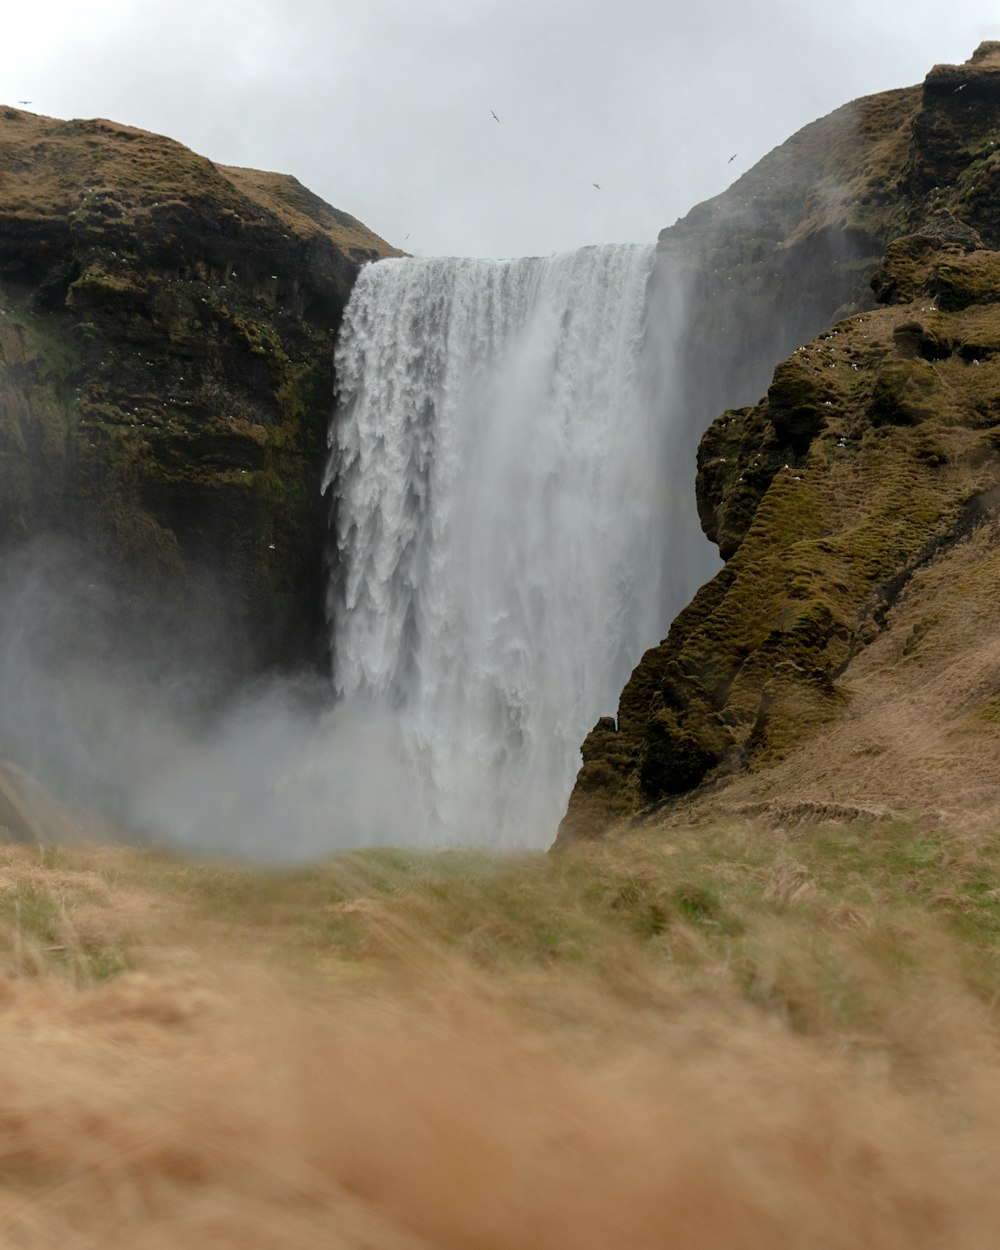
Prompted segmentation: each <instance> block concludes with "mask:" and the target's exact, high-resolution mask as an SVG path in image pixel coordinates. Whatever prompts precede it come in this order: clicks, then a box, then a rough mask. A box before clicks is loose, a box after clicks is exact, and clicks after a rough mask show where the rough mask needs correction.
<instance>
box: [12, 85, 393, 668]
mask: <svg viewBox="0 0 1000 1250" xmlns="http://www.w3.org/2000/svg"><path fill="white" fill-rule="evenodd" d="M390 254H395V253H394V249H392V248H390V247H388V245H387V244H385V243H384V242H383V241H382V240H381V239H379V238H377V237H376V236H375V235H373V234H372V233H371V232H370V231H368V230H367V229H366V228H365V227H364V226H362V225H361V224H360V223H359V222H357V221H355V220H354V219H353V218H351V217H348V216H347V215H346V214H344V213H340V212H338V211H337V210H335V209H332V208H330V207H329V206H328V205H326V204H324V203H323V201H321V200H319V199H318V198H317V197H316V196H314V195H312V193H311V192H309V191H307V190H306V189H305V188H304V187H302V186H301V185H300V184H299V183H297V182H296V181H295V179H293V178H289V177H284V176H281V175H277V174H267V173H259V172H257V171H252V170H241V169H227V168H224V167H221V166H216V165H214V164H212V163H211V162H210V161H208V160H205V159H204V158H202V157H199V156H196V155H195V154H194V153H192V152H190V151H189V150H188V149H186V148H184V147H182V146H181V145H180V144H178V143H174V142H173V141H171V140H169V139H165V138H160V137H158V136H155V135H151V134H147V133H145V132H142V131H138V130H133V129H130V128H129V127H125V126H119V125H115V124H113V123H111V122H106V121H70V122H60V121H54V120H52V119H48V118H41V117H36V116H34V115H32V114H29V113H25V112H22V111H19V110H17V109H12V108H0V484H2V491H0V545H2V546H3V547H4V548H6V549H8V550H9V549H10V548H12V547H13V546H15V545H17V544H18V543H19V542H20V541H22V540H24V539H26V538H28V537H34V536H37V535H38V534H41V533H50V534H55V535H57V536H65V537H67V538H71V539H73V540H75V541H78V542H82V543H83V544H85V546H86V548H87V550H88V551H89V552H91V553H92V554H93V555H95V556H98V557H100V558H101V559H102V561H103V563H104V564H106V565H110V567H111V568H112V569H113V570H117V571H118V572H119V573H121V574H122V576H123V578H126V579H127V580H128V581H129V583H130V584H131V585H132V586H133V587H135V586H143V587H145V588H147V589H150V590H153V591H161V592H163V594H164V595H165V596H166V597H167V598H168V599H170V600H172V601H173V602H174V603H177V602H183V598H184V596H185V594H187V593H188V592H189V591H190V590H191V587H192V585H193V583H194V581H196V580H197V579H198V578H199V577H200V576H201V575H203V574H204V575H205V576H209V577H211V578H212V579H213V580H215V581H216V582H217V585H218V587H219V589H220V592H221V593H220V596H219V597H220V599H221V600H222V601H223V602H224V603H225V604H226V612H227V615H228V616H229V617H230V619H231V623H232V626H233V637H234V640H235V639H236V638H237V637H238V638H240V639H242V642H243V645H245V650H246V656H245V658H246V664H247V665H248V666H249V667H258V666H265V665H270V664H297V663H302V662H312V661H314V660H315V659H316V658H317V657H318V656H319V654H320V652H321V643H320V634H321V615H322V611H321V602H322V597H321V582H322V577H321V566H322V548H323V538H324V531H325V514H324V509H323V505H322V503H321V499H320V475H321V472H322V465H323V448H324V438H325V434H326V429H327V423H328V420H329V413H330V407H331V403H332V394H333V372H332V370H333V365H332V357H333V345H334V339H335V336H336V331H337V327H338V325H339V321H340V317H341V313H342V310H343V307H344V304H345V302H346V299H347V296H348V294H349V291H350V287H351V284H352V282H353V279H354V275H355V273H356V269H357V265H358V263H359V262H362V261H365V260H369V259H373V258H375V257H378V256H384V255H390ZM234 645H236V644H235V642H234Z"/></svg>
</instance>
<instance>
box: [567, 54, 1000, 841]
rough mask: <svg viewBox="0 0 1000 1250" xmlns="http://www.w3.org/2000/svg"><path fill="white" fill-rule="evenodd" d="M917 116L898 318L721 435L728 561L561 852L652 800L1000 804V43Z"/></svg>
mask: <svg viewBox="0 0 1000 1250" xmlns="http://www.w3.org/2000/svg"><path fill="white" fill-rule="evenodd" d="M898 120H899V125H900V131H899V134H900V135H902V136H905V138H906V141H907V145H908V146H907V148H906V151H907V155H906V160H905V163H904V164H903V165H902V167H901V169H900V171H899V173H898V179H897V187H898V190H897V200H896V203H895V206H894V210H893V212H894V214H895V220H896V221H898V222H900V223H903V228H902V230H901V231H900V233H898V234H897V235H896V237H895V238H893V239H891V241H890V242H889V243H888V246H887V247H886V250H885V253H884V256H883V259H882V261H881V264H880V266H879V268H878V269H877V271H876V273H875V274H874V276H873V279H872V288H873V291H874V294H875V296H876V297H877V298H878V300H879V301H880V302H881V304H882V305H883V307H881V308H877V309H871V310H868V309H864V310H862V309H855V310H854V311H852V314H851V315H850V316H847V317H845V318H843V319H841V320H838V321H836V322H835V323H834V324H832V325H830V326H829V327H828V328H827V329H826V330H825V331H824V332H823V333H822V334H820V335H819V336H818V337H815V338H812V339H811V340H810V341H808V342H805V343H803V344H802V345H801V346H800V347H798V348H797V349H796V350H795V351H794V353H793V354H792V355H791V356H790V357H789V358H788V359H787V360H786V361H784V363H782V364H781V365H779V366H778V368H777V369H776V370H775V372H774V374H773V378H772V380H771V384H770V386H769V387H768V390H767V394H766V396H765V397H764V398H763V399H762V400H761V401H760V403H758V404H756V405H754V406H752V407H748V408H739V409H730V410H727V411H726V412H725V413H724V414H723V415H722V416H720V417H719V418H718V419H717V420H716V421H715V422H714V424H713V425H712V426H711V427H710V428H709V430H708V431H707V433H706V434H705V435H704V437H703V439H702V440H701V445H700V449H699V456H698V502H699V512H700V515H701V519H702V524H703V527H704V529H705V532H706V533H707V534H708V536H709V537H710V538H711V539H712V540H713V541H715V542H716V543H718V546H719V550H720V554H721V555H722V557H723V559H724V560H725V561H726V563H725V567H724V568H723V569H722V570H721V571H720V573H719V574H718V575H717V576H716V577H715V578H714V579H713V580H712V581H710V582H709V583H708V584H707V585H706V586H705V587H703V588H702V590H701V591H700V592H699V594H698V595H697V596H696V598H695V599H694V601H693V602H692V603H691V604H690V605H689V606H688V607H687V608H686V609H685V610H684V611H683V612H682V613H681V614H680V616H679V617H678V619H677V620H676V621H675V622H674V624H673V626H672V628H671V630H670V633H669V635H668V637H667V639H666V640H665V641H664V642H663V644H661V645H660V646H659V647H656V648H653V649H652V650H651V651H649V652H647V654H646V655H645V656H644V657H643V659H642V661H641V663H640V664H639V666H638V667H637V669H636V670H635V672H634V674H633V676H632V678H631V680H630V682H629V684H628V685H627V687H626V688H625V691H624V692H623V695H622V700H621V704H620V707H619V710H618V717H617V720H614V719H612V718H610V717H608V718H605V719H604V720H602V721H601V722H600V723H599V724H598V725H597V727H596V728H595V730H594V731H593V733H592V734H591V735H590V737H589V738H588V739H587V742H586V743H585V745H584V765H583V768H582V769H581V772H580V775H579V778H578V780H577V786H576V789H575V791H574V794H573V796H572V798H571V800H570V804H569V811H568V814H567V816H566V819H565V820H564V822H563V826H562V830H561V833H560V839H561V840H562V841H566V840H570V839H572V838H574V837H580V836H591V835H593V834H595V833H598V832H600V830H601V829H603V828H605V827H607V826H608V824H609V823H614V822H615V821H617V820H619V819H621V818H622V817H628V816H630V815H633V814H635V813H639V812H642V811H650V810H651V809H657V817H656V818H657V819H674V818H675V817H676V818H677V819H689V818H692V817H693V814H694V813H696V812H700V811H702V810H703V809H704V808H706V807H708V808H711V809H712V810H716V809H717V807H718V805H719V804H721V805H722V806H723V807H726V808H728V809H733V808H734V807H735V808H740V807H741V806H743V805H746V804H750V805H751V807H753V806H754V805H761V804H769V805H772V806H773V807H774V809H775V810H776V811H777V812H779V813H782V812H784V813H786V814H787V813H788V812H789V811H791V812H795V811H797V810H798V811H805V812H811V813H813V814H817V813H821V812H822V811H823V810H824V808H828V809H829V810H830V811H831V812H833V813H837V812H840V813H842V814H843V813H846V812H849V811H851V810H854V809H858V808H860V809H862V810H864V809H872V808H873V809H875V810H876V811H883V810H885V809H887V808H888V809H901V810H915V811H921V812H925V811H928V810H931V809H937V808H941V807H943V808H945V809H948V810H954V809H965V808H974V809H977V810H981V809H982V808H983V807H984V806H985V808H986V809H990V808H992V807H994V806H995V805H996V802H997V799H998V798H1000V795H998V792H997V789H996V784H995V778H994V774H993V768H992V760H993V759H994V758H995V751H996V723H997V722H996V716H995V709H994V707H993V703H994V701H995V699H996V697H997V692H998V690H1000V670H998V669H997V668H996V664H995V659H994V656H995V650H996V648H995V637H994V635H995V627H994V624H993V622H994V618H995V610H994V605H993V602H992V586H993V579H992V576H991V569H992V566H993V564H994V563H995V552H996V536H997V529H996V525H997V513H996V500H997V487H998V485H1000V460H998V456H997V451H998V449H1000V443H998V439H997V432H996V425H997V421H998V414H1000V357H998V352H1000V316H998V314H997V304H998V300H1000V253H998V252H997V251H996V250H995V249H996V248H997V247H998V246H1000V210H998V207H997V206H998V203H1000V198H998V197H1000V158H998V157H997V155H996V153H995V150H994V143H995V142H997V141H1000V46H998V45H996V44H984V45H983V46H982V47H981V48H980V49H979V50H978V51H977V53H976V54H975V56H974V57H973V58H972V60H971V61H970V62H969V63H967V64H966V65H963V66H938V67H936V68H935V69H934V70H932V71H931V73H930V74H929V75H928V77H927V80H926V82H925V83H924V87H923V92H922V96H921V98H920V106H919V108H918V110H917V111H916V112H915V113H914V115H913V116H912V117H907V116H906V115H905V113H904V114H903V115H902V117H900V118H899V119H898ZM682 813H684V815H682Z"/></svg>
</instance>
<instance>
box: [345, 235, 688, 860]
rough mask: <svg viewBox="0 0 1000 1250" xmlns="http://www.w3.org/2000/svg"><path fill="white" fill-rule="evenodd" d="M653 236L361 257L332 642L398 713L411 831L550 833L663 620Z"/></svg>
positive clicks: (492, 837) (517, 841)
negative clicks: (458, 253)
mask: <svg viewBox="0 0 1000 1250" xmlns="http://www.w3.org/2000/svg"><path fill="white" fill-rule="evenodd" d="M654 255H655V252H654V249H653V248H651V247H634V246H626V245H612V246H604V247H594V248H585V249H583V250H581V251H578V252H574V253H571V254H567V255H563V256H556V257H552V258H548V259H526V260H514V261H485V260H454V259H434V260H420V259H401V260H385V261H380V262H378V263H377V264H372V265H368V266H366V267H365V268H364V269H363V270H362V271H361V274H360V276H359V278H358V281H357V284H356V286H355V288H354V292H353V294H352V296H351V299H350V303H349V305H348V308H347V310H346V313H345V319H344V324H343V327H342V330H341V334H340V341H339V346H338V349H337V356H336V369H337V377H338V388H339V389H338V401H339V404H338V411H337V413H336V415H335V418H334V420H333V423H332V425H331V431H330V460H329V466H328V471H327V486H328V487H329V488H330V489H331V492H332V500H333V504H332V506H333V521H332V527H333V536H334V540H335V557H334V569H333V573H332V579H331V588H330V618H331V629H332V640H331V641H332V648H333V655H334V674H335V684H336V687H337V691H338V693H339V694H340V696H342V699H343V701H344V703H345V704H346V705H348V706H351V705H355V706H359V707H360V706H366V707H370V708H372V707H373V708H376V709H377V708H381V709H384V710H386V711H391V713H392V718H393V723H394V725H395V734H394V739H393V742H394V745H393V746H392V748H391V751H392V754H393V755H394V756H395V759H394V760H393V762H392V767H393V768H400V767H402V768H405V769H406V771H407V775H408V777H409V779H410V782H409V784H410V785H411V786H412V789H411V792H410V794H409V800H408V821H407V828H406V830H403V831H401V833H400V838H399V840H400V841H408V842H414V841H416V842H424V843H442V842H444V843H448V842H451V843H479V844H486V845H490V846H513V845H540V844H544V843H546V842H548V841H550V840H551V838H552V836H553V834H554V831H555V828H556V826H557V824H558V821H559V818H560V816H561V814H562V810H563V809H564V806H565V802H566V798H567V795H568V793H569V790H570V788H571V786H572V783H573V778H574V776H575V773H576V770H577V768H578V766H579V748H580V743H581V741H582V739H583V737H584V735H585V734H586V732H587V730H588V729H589V728H590V727H591V725H592V724H593V723H594V721H595V720H596V719H597V717H598V716H599V715H601V714H606V713H607V712H609V711H614V709H615V707H616V703H617V698H618V694H619V692H620V691H621V688H622V686H623V684H624V682H625V680H626V678H627V677H628V674H629V672H630V671H631V668H632V667H633V666H634V664H635V663H636V661H637V660H638V658H639V656H640V655H641V653H642V651H643V649H644V648H645V647H647V646H649V645H651V644H653V643H655V642H656V641H658V640H659V638H660V637H661V636H662V634H663V632H664V631H665V627H666V623H667V621H668V620H669V617H667V616H665V613H666V612H667V610H668V608H667V605H666V604H665V595H666V591H665V586H666V570H667V559H668V543H669V541H670V529H671V517H672V515H673V512H674V510H675V508H676V504H675V501H672V500H671V498H670V489H669V485H668V483H669V480H670V478H671V476H672V475H671V473H670V472H669V460H670V455H671V423H670V421H669V420H667V419H666V416H665V413H664V407H663V402H662V396H660V397H657V400H656V402H655V403H654V402H650V395H649V391H650V387H649V385H648V376H646V375H647V374H648V369H646V368H644V344H646V343H647V336H646V320H647V300H646V291H647V282H648V279H649V276H650V273H651V270H652V266H653V263H654ZM661 340H662V332H661ZM657 350H658V351H659V352H660V353H661V355H662V352H663V351H664V350H667V345H665V344H664V343H663V342H662V341H661V342H660V343H659V344H658V349H657ZM674 442H675V443H676V438H675V439H674ZM684 470H685V476H686V477H687V479H688V483H689V485H688V490H689V491H690V481H691V477H690V468H689V466H688V465H685V466H684ZM687 509H688V510H689V511H690V512H692V513H693V508H691V506H690V503H687ZM675 606H676V605H675ZM383 746H384V744H383ZM385 749H388V748H385ZM388 767H389V765H386V769H388ZM386 769H382V768H374V769H373V770H372V776H373V781H372V783H371V784H372V786H373V787H374V788H375V789H377V788H378V787H379V786H380V785H381V784H384V777H385V775H386Z"/></svg>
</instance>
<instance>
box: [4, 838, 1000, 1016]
mask: <svg viewBox="0 0 1000 1250" xmlns="http://www.w3.org/2000/svg"><path fill="white" fill-rule="evenodd" d="M29 856H34V860H33V862H32V864H31V869H32V875H31V877H30V881H29V882H28V883H27V884H25V885H23V886H22V887H20V888H18V889H13V890H12V889H6V890H4V891H3V892H2V893H0V928H2V929H3V931H5V932H6V933H7V934H8V935H14V934H15V933H19V934H20V938H19V939H18V940H19V943H20V951H21V954H20V963H21V970H22V971H24V970H26V969H27V970H28V971H31V970H36V971H37V970H39V969H41V968H45V967H47V968H50V969H51V970H53V971H57V972H60V973H69V974H72V975H73V976H75V977H77V978H80V977H84V978H86V977H92V978H103V977H107V976H112V975H114V974H115V973H117V972H119V971H121V970H123V969H125V968H128V967H132V966H136V965H137V964H139V965H141V964H142V962H143V956H142V951H143V950H144V949H146V948H147V947H148V948H149V949H153V948H157V949H159V948H163V947H176V946H177V944H178V943H181V944H183V945H184V947H185V949H186V948H187V947H191V948H193V949H194V950H196V951H200V952H202V954H201V955H200V956H199V957H200V958H208V957H209V955H208V952H212V956H211V957H212V958H214V956H215V954H217V953H220V952H221V953H222V954H223V955H224V956H226V957H229V956H232V955H234V954H235V955H236V956H237V957H238V958H240V959H251V960H263V961H264V962H265V963H269V964H271V965H272V966H274V967H276V968H278V969H283V970H284V971H286V972H287V971H292V972H294V973H296V974H303V975H307V976H314V975H319V976H320V977H333V978H342V977H344V976H348V977H357V976H359V975H360V976H361V977H362V978H370V979H372V981H373V982H378V981H380V979H381V978H384V977H385V976H390V977H395V976H399V975H404V976H405V975H407V974H408V973H409V972H413V971H414V970H416V969H420V970H421V971H423V972H426V971H427V969H428V968H429V967H430V968H434V967H435V966H438V965H440V967H441V968H446V967H452V968H454V967H467V968H469V967H471V968H472V969H474V970H475V971H476V973H477V974H479V975H482V976H484V977H485V978H486V980H487V982H488V983H490V984H493V985H494V986H496V987H498V989H501V988H502V989H503V992H505V993H506V992H510V993H513V994H514V995H515V996H517V995H519V994H523V995H525V998H526V1001H528V1000H530V1001H531V1002H532V1003H533V1004H534V1005H535V1007H537V1006H538V1003H539V1002H541V1003H544V1002H545V1001H546V1000H547V999H550V1000H551V1001H553V1002H554V1001H555V1000H556V999H558V998H559V997H560V996H564V994H565V991H566V989H567V987H568V986H572V984H574V982H576V981H579V982H580V983H581V984H582V983H584V982H585V983H586V984H587V985H588V986H590V987H591V988H595V987H596V988H597V989H598V990H599V992H600V996H601V999H602V1000H603V1001H605V1002H606V1003H607V1004H608V1006H609V1008H612V1007H613V1006H614V1004H615V1003H616V1002H617V1003H619V1004H622V1005H624V1004H626V1003H627V1004H629V1005H630V1006H635V1005H636V1003H638V1004H640V1005H641V1006H642V1007H643V1009H644V1010H645V1009H648V1010H649V1011H650V1012H652V1013H653V1014H654V1015H655V1014H666V1015H667V1016H669V1015H670V1013H671V1012H673V1011H675V1010H677V1003H678V1001H679V999H680V998H686V1001H692V1002H693V1001H700V1002H702V1003H704V1002H706V1001H708V1002H711V1003H715V1004H717V1005H718V1006H719V1007H720V1008H722V1009H724V1010H729V1009H734V1008H735V1009H740V1010H744V1009H746V1008H748V1007H749V1008H750V1009H751V1010H754V1011H759V1012H763V1013H765V1014H768V1015H772V1016H775V1017H777V1018H778V1019H780V1020H781V1021H782V1022H783V1023H785V1024H787V1025H789V1026H790V1027H791V1028H793V1030H795V1031H797V1032H801V1033H804V1034H810V1035H818V1036H823V1035H829V1034H834V1035H838V1036H842V1035H851V1036H854V1035H858V1034H865V1035H870V1034H873V1033H878V1032H879V1031H880V1030H882V1029H883V1028H884V1027H885V1026H886V1024H887V1021H889V1020H890V1019H891V1018H892V1017H893V1014H894V1013H895V1012H897V1011H898V1010H899V1009H900V1008H901V1007H902V1006H904V1005H906V1004H909V1005H910V1006H912V1005H913V1004H914V1003H919V1002H920V1001H921V999H922V997H923V996H925V995H926V994H928V993H929V992H930V991H931V990H932V989H935V988H940V986H941V985H942V984H947V985H948V986H949V987H950V989H952V990H956V991H958V992H960V993H962V994H965V995H971V996H973V997H974V998H975V999H977V1000H979V1001H980V1002H982V1003H987V1004H988V1003H991V1002H993V1001H994V1000H995V999H996V998H997V997H998V996H1000V960H998V951H1000V847H998V846H997V845H996V843H995V840H994V839H993V837H992V836H991V835H989V834H986V833H978V834H972V833H969V832H964V833H960V832H955V831H953V830H950V829H937V828H933V827H930V826H927V825H921V824H918V823H915V822H914V823H911V822H904V821H896V822H889V823H883V824H875V825H862V824H854V825H841V826H821V827H817V828H801V829H792V830H774V829H768V828H765V827H762V826H758V825H755V824H753V823H749V822H747V821H732V822H729V823H718V824H714V825H708V826H705V827H699V828H691V829H649V830H643V831H637V832H633V833H631V834H628V835H626V836H623V837H620V838H617V839H609V840H607V841H605V842H601V843H595V844H590V845H583V846H580V847H577V848H575V849H573V850H570V851H564V852H559V853H550V854H540V853H539V854H517V855H492V854H488V853H486V852H481V851H472V850H466V851H448V852H437V853H431V852H419V851H410V850H399V849H387V850H372V851H361V852H350V853H344V854H341V855H336V856H333V857H331V858H330V859H329V860H328V861H326V862H324V863H322V864H318V865H315V866H312V867H308V868H299V869H295V870H288V871H273V870H264V869H259V868H255V867H248V866H245V865H235V864H228V863H218V862H199V861H193V860H183V859H180V858H179V857H176V856H174V855H172V854H169V853H166V852H162V851H156V850H153V851H131V850H115V851H108V850H104V851H102V852H100V853H99V854H98V855H97V858H96V860H95V852H93V851H89V850H79V851H77V850H70V849H66V850H62V851H47V852H43V853H42V854H41V856H40V857H39V853H38V852H37V851H36V850H30V849H29V848H10V850H9V852H8V858H11V859H12V860H13V861H14V862H15V864H16V863H17V862H20V861H24V859H25V858H26V857H29ZM19 857H20V861H19ZM75 873H76V874H78V884H77V885H76V886H75V887H74V886H73V884H72V883H73V882H74V880H77V878H76V877H75V876H74V874H75ZM49 880H51V882H52V884H51V885H47V884H46V883H47V881H49ZM120 897H131V898H135V897H141V898H142V899H144V900H145V903H144V904H143V906H144V908H145V914H147V915H148V920H144V921H141V922H129V924H131V928H130V927H129V924H126V923H125V922H124V921H122V920H121V918H120V916H119V914H118V913H119V910H120V909H119V908H118V900H119V898H120ZM95 906H97V907H98V908H103V909H104V910H103V911H102V912H101V916H100V917H99V918H98V922H97V923H95V921H94V917H93V913H94V908H95ZM81 909H84V910H83V911H81ZM84 911H85V912H86V917H87V918H86V922H85V923H84V924H83V925H82V926H81V925H79V924H78V923H77V917H78V916H80V915H81V914H84ZM102 917H103V918H102ZM12 943H13V938H12V937H11V938H10V940H9V942H8V947H9V954H10V953H11V952H12V951H13V945H12ZM29 950H30V951H31V952H33V953H32V954H31V956H30V958H29V957H28V956H27V955H26V954H25V952H26V951H29ZM9 962H10V960H8V963H9ZM546 987H550V989H551V992H548V991H546ZM553 1009H554V1010H555V1009H556V1008H553ZM558 1010H562V1008H558Z"/></svg>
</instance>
